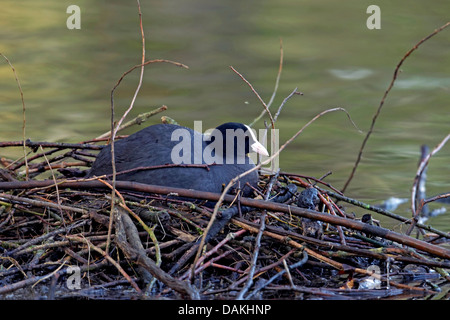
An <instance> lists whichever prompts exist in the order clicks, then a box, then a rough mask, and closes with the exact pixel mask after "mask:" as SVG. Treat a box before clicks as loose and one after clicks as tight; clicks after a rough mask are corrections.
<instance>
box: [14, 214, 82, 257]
mask: <svg viewBox="0 0 450 320" xmlns="http://www.w3.org/2000/svg"><path fill="white" fill-rule="evenodd" d="M89 222H90V221H89V220H81V221H79V222H76V223H74V224H72V225H69V226H67V227H64V228H60V229H56V230H54V231H51V232H49V233H46V234H43V235H42V236H39V237H36V238H33V239H31V240H30V241H28V242H26V243H24V244H22V245H20V246H19V247H17V248H15V249H14V250H11V251H9V252H6V255H7V256H13V255H15V254H16V253H17V252H19V251H21V250H23V249H26V248H28V247H30V246H32V245H34V244H36V243H39V242H41V241H44V240H45V239H48V238H50V237H53V236H55V235H57V234H60V233H63V232H69V231H70V230H72V229H74V228H78V227H81V226H84V225H86V224H88V223H89Z"/></svg>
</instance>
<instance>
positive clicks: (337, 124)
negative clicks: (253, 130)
mask: <svg viewBox="0 0 450 320" xmlns="http://www.w3.org/2000/svg"><path fill="white" fill-rule="evenodd" d="M71 4H73V3H72V2H71V1H56V0H47V1H42V0H33V1H30V0H27V1H25V0H24V1H21V2H20V3H18V2H17V1H12V0H4V1H2V10H1V11H0V39H1V41H0V52H2V53H4V54H5V55H6V56H7V57H8V58H9V59H10V60H11V62H12V63H13V64H14V66H15V68H16V70H17V72H18V76H19V78H20V81H21V84H22V89H23V92H24V98H25V103H26V137H27V138H30V139H31V140H35V141H64V142H79V141H83V140H87V139H90V138H93V137H96V136H98V135H100V134H101V133H103V132H105V131H107V130H108V129H109V127H110V124H109V123H110V100H109V99H110V92H111V89H112V88H113V86H114V85H115V84H116V82H117V81H118V79H119V78H120V76H121V75H122V74H123V73H124V72H125V71H126V70H128V69H129V68H130V67H132V66H134V65H136V64H138V63H139V62H140V59H141V37H140V30H139V21H138V14H137V5H136V3H134V2H133V1H128V2H123V1H97V2H95V3H92V2H89V1H78V2H77V3H76V4H77V5H79V6H80V8H81V18H82V20H81V29H80V30H68V29H67V27H66V19H67V17H68V16H69V14H67V13H66V8H67V7H68V6H69V5H71ZM370 4H372V3H371V2H369V1H360V0H358V1H356V0H350V1H345V2H344V3H343V2H336V1H329V0H328V1H321V2H320V3H319V2H315V1H294V0H282V1H277V2H276V3H275V2H274V1H267V0H266V1H258V2H256V1H245V2H243V1H234V2H225V1H222V2H219V1H206V0H196V1H194V0H188V1H180V0H179V1H160V0H154V1H142V11H143V22H144V31H145V36H146V49H147V57H148V58H164V59H170V60H174V61H179V62H182V63H184V64H186V65H188V66H189V67H190V69H189V70H184V69H181V68H178V67H175V66H172V65H169V64H153V65H150V66H148V67H147V68H146V70H145V77H144V82H143V86H142V88H141V91H140V93H139V96H138V99H137V101H136V104H135V107H134V109H133V111H132V113H131V114H130V116H129V119H131V118H133V117H134V116H136V115H138V114H140V113H142V112H145V111H149V110H151V109H154V108H156V107H159V106H161V105H162V104H165V105H167V106H168V107H169V109H168V111H166V112H165V113H164V115H167V116H170V117H172V118H174V119H176V120H177V121H178V122H179V123H181V124H182V125H186V126H190V127H192V126H193V122H194V120H203V127H204V128H208V127H215V126H216V125H218V124H220V123H223V122H226V121H241V122H245V123H250V122H251V121H252V120H253V119H254V118H255V117H256V116H257V115H258V114H259V113H260V111H261V109H262V106H261V104H260V103H259V101H258V100H257V98H256V97H255V95H254V94H253V92H251V90H250V89H249V88H248V86H247V85H246V84H245V83H244V82H243V81H242V80H241V79H240V78H239V77H238V76H237V75H236V74H234V73H233V72H232V71H231V69H230V68H229V66H233V67H235V68H236V69H237V70H238V71H239V72H241V73H242V74H243V75H244V76H245V77H246V78H247V79H248V81H250V82H251V83H252V85H253V86H254V87H255V89H256V90H257V91H258V92H259V94H260V95H261V97H262V98H263V99H264V100H265V101H266V102H267V101H268V100H269V98H270V96H271V95H272V92H273V88H274V83H275V78H276V75H277V71H278V62H279V55H280V50H279V42H280V38H282V40H283V49H284V67H283V72H282V75H281V80H280V84H279V89H278V92H277V96H276V98H275V100H274V103H273V106H272V109H273V110H276V108H278V106H279V105H280V104H281V102H282V101H283V99H284V98H285V97H286V96H287V95H288V94H289V93H290V92H292V90H293V89H294V88H296V87H298V88H299V91H301V92H303V93H304V95H303V96H295V97H293V98H292V99H290V100H289V101H288V103H287V104H286V105H285V107H284V109H283V110H282V112H281V115H280V116H279V118H278V121H277V123H276V126H277V128H279V129H280V143H283V142H284V141H286V140H287V139H288V138H290V137H291V136H292V135H293V134H294V133H295V132H296V131H297V130H299V128H301V127H302V126H303V125H304V124H305V123H306V122H308V121H309V120H310V119H311V118H312V117H314V116H315V115H316V114H318V113H320V112H322V111H323V110H326V109H328V108H332V107H338V106H339V107H344V108H345V109H346V110H347V111H348V112H349V113H350V115H351V117H352V119H353V120H354V121H355V123H356V124H357V125H358V127H359V128H361V129H362V130H363V131H364V132H367V130H368V128H369V126H370V123H371V120H372V116H373V114H374V112H375V110H376V108H377V107H378V105H379V102H380V99H381V97H382V95H383V94H384V91H385V90H386V88H387V86H388V84H389V82H390V81H391V79H392V74H393V71H394V68H395V66H396V65H397V63H398V62H399V61H400V59H401V58H402V56H403V55H404V54H405V53H406V52H407V51H408V50H409V49H410V48H411V47H412V46H413V45H414V44H415V43H417V42H418V41H419V40H420V39H421V38H423V37H425V36H426V35H428V34H430V33H431V32H432V31H433V30H434V29H436V28H437V27H439V26H441V25H443V24H444V23H446V22H447V21H448V20H449V16H448V12H450V3H449V2H448V1H444V0H439V1H434V2H433V6H430V5H429V4H427V3H426V2H418V1H417V2H414V3H411V2H406V1H395V3H392V2H388V1H378V3H377V4H378V5H379V6H380V8H381V29H380V30H369V29H367V27H366V20H367V18H368V17H369V15H368V14H367V13H366V9H367V7H368V6H369V5H370ZM449 42H450V28H449V29H448V30H444V31H443V32H441V33H440V34H438V35H437V36H436V37H434V38H432V39H430V40H429V41H427V42H426V43H424V44H423V45H422V46H421V47H420V48H419V50H417V51H416V52H414V53H413V54H412V55H411V56H410V57H409V58H408V59H407V60H406V61H405V63H404V65H403V66H402V72H401V74H400V76H399V79H398V81H397V83H396V85H395V87H394V89H393V90H392V92H391V93H390V95H389V96H388V98H387V100H386V103H385V106H384V108H383V110H382V113H381V115H380V117H379V119H378V122H377V124H376V127H375V132H374V133H373V135H372V137H371V139H370V140H369V142H368V144H367V146H366V149H365V152H364V155H363V159H362V162H361V164H360V166H359V169H358V171H357V173H356V176H355V178H354V180H353V182H352V184H351V185H350V187H349V188H348V189H347V195H348V196H350V197H355V198H358V199H360V200H362V201H366V202H369V203H371V204H375V203H380V202H381V201H382V200H384V199H386V198H388V197H390V196H396V197H400V198H406V197H409V195H410V192H411V187H412V183H413V180H414V176H415V173H416V170H417V162H418V158H419V155H420V146H421V145H422V144H428V145H429V146H430V147H431V148H433V147H434V146H435V145H437V144H438V143H439V142H440V141H441V140H442V139H443V138H444V137H445V136H446V135H447V134H448V133H449V125H448V123H449V120H450V115H449V114H450V113H449V105H448V101H449V88H450V52H449ZM137 83H138V72H134V73H132V74H131V75H129V76H127V77H126V78H125V80H124V81H123V82H122V83H121V85H120V87H119V88H118V90H117V91H116V94H115V104H116V107H117V108H116V113H117V114H122V113H123V112H124V110H125V109H126V108H127V107H128V105H129V104H130V101H131V97H132V95H133V93H134V90H135V88H136V86H137ZM0 110H1V115H2V117H1V118H0V126H1V130H0V140H1V141H4V140H21V139H22V104H21V100H20V94H19V91H18V89H17V84H16V82H15V80H14V76H13V73H12V72H11V69H10V67H9V66H8V65H7V64H6V63H5V62H4V61H3V59H2V63H1V64H0ZM265 119H266V120H267V118H265ZM158 121H159V116H158V117H156V118H154V119H153V120H151V123H157V122H158ZM262 126H263V124H262V122H260V123H258V125H257V127H262ZM136 129H137V128H134V129H132V130H129V131H128V132H127V133H130V132H132V131H133V130H136ZM363 138H364V134H361V133H358V131H357V130H356V129H355V128H354V127H353V126H352V125H351V123H350V122H349V121H348V119H347V117H346V115H345V114H344V113H343V112H335V113H330V114H327V115H325V116H324V117H322V118H320V119H319V120H318V121H316V122H315V123H314V124H313V125H312V126H310V127H309V128H307V129H306V130H305V131H304V132H303V133H302V134H301V135H300V136H299V137H298V138H297V139H296V141H295V142H293V143H292V144H291V145H290V146H289V147H288V148H287V149H286V150H285V151H284V152H283V154H282V155H281V158H280V166H281V168H282V170H284V171H288V172H295V173H301V174H305V175H311V176H316V177H320V176H322V175H323V174H325V173H327V172H328V171H332V172H333V174H332V175H331V176H329V177H328V178H327V181H328V182H329V183H331V184H333V185H334V186H335V187H337V188H342V186H343V185H344V182H345V181H346V179H347V177H348V175H349V174H350V171H351V168H352V166H353V164H354V161H355V160H356V156H357V152H358V150H359V148H360V146H361V143H362V140H363ZM1 155H2V156H10V157H18V156H20V155H21V151H20V149H16V150H15V151H14V152H12V151H11V150H1ZM449 157H450V146H448V145H447V146H445V147H444V148H443V149H442V150H441V151H440V152H439V153H438V154H437V155H436V156H435V157H433V158H432V159H431V161H430V166H429V170H428V184H427V187H428V194H429V195H430V196H431V195H435V194H438V193H443V192H449V191H450V190H449V176H450V175H449V173H450V169H449V165H448V163H449ZM435 206H436V207H439V206H438V205H435ZM447 209H448V210H450V208H448V206H447ZM397 210H398V211H397V213H399V214H403V215H405V216H409V215H410V210H409V204H405V205H403V206H401V207H400V208H399V209H397ZM429 222H430V223H431V224H432V225H433V226H435V227H436V228H439V229H442V230H446V231H450V223H449V222H450V218H449V214H446V215H442V216H439V217H437V218H433V219H432V220H430V221H429Z"/></svg>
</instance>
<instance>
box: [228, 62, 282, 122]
mask: <svg viewBox="0 0 450 320" xmlns="http://www.w3.org/2000/svg"><path fill="white" fill-rule="evenodd" d="M230 69H231V70H233V71H234V73H236V74H237V75H238V76H239V77H240V78H241V79H242V80H244V82H245V83H246V84H247V85H248V86H249V87H250V89H251V90H252V91H253V93H254V94H255V95H256V97H257V98H258V100H259V101H260V102H261V104H262V105H263V107H264V110H266V112H267V114H268V115H269V118H270V123H271V124H272V129H275V123H274V121H273V117H272V114H271V113H270V111H269V108H268V107H267V104H266V103H265V102H264V100H263V99H262V98H261V96H260V95H259V93H258V92H257V91H256V90H255V88H253V86H252V84H251V83H250V82H248V81H247V79H245V78H244V76H243V75H242V74H240V73H239V72H238V71H237V70H236V69H235V68H233V67H232V66H230Z"/></svg>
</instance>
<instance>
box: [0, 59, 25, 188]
mask: <svg viewBox="0 0 450 320" xmlns="http://www.w3.org/2000/svg"><path fill="white" fill-rule="evenodd" d="M0 55H1V56H2V57H3V58H4V59H5V60H6V62H7V63H8V64H9V66H10V67H11V69H12V71H13V73H14V77H15V78H16V82H17V86H18V87H19V91H20V98H21V100H22V116H23V123H22V140H23V144H22V145H23V156H24V159H25V166H26V174H25V178H26V180H28V161H27V151H26V148H25V140H26V139H25V136H26V135H25V125H26V118H25V110H26V109H25V100H24V98H23V91H22V86H21V85H20V81H19V77H18V76H17V73H16V69H15V68H14V66H13V65H12V64H11V62H10V61H9V59H8V58H7V57H6V56H5V55H4V54H3V53H1V52H0Z"/></svg>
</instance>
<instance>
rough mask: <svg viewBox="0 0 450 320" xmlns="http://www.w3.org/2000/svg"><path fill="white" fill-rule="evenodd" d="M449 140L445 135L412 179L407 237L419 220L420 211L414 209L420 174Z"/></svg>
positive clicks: (421, 163) (449, 136)
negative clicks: (410, 215)
mask: <svg viewBox="0 0 450 320" xmlns="http://www.w3.org/2000/svg"><path fill="white" fill-rule="evenodd" d="M449 139H450V134H449V135H447V136H446V137H445V138H444V139H443V140H442V141H441V142H440V143H439V144H438V145H437V146H436V147H435V148H434V149H433V151H431V152H430V153H429V154H428V155H427V156H426V157H425V158H424V159H422V161H421V162H420V165H419V168H418V169H417V172H416V177H415V178H414V183H413V187H412V191H411V197H412V198H411V212H412V217H413V219H412V221H411V225H410V226H409V228H408V230H407V231H406V234H407V235H409V234H410V233H411V231H412V230H413V229H414V227H415V225H416V223H417V220H418V218H419V213H420V210H417V209H416V193H417V186H418V184H419V181H420V177H421V176H422V173H423V172H424V170H425V169H426V168H427V165H428V162H429V161H430V158H431V157H432V156H433V155H435V154H436V153H437V152H439V150H441V149H442V147H443V146H444V145H445V144H446V143H447V141H448V140H449Z"/></svg>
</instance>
